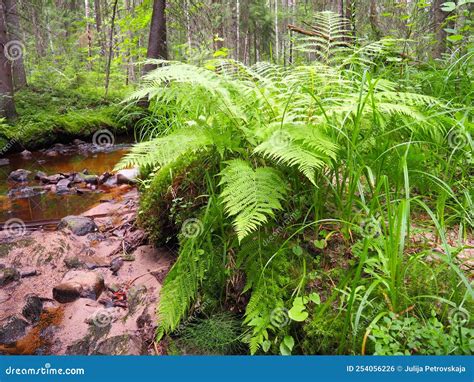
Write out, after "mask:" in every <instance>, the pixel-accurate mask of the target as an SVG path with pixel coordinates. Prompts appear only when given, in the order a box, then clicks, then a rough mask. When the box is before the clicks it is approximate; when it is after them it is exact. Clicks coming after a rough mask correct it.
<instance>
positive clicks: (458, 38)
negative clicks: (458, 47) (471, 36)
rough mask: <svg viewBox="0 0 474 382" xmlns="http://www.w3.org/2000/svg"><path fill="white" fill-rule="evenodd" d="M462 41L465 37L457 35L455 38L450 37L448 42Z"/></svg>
mask: <svg viewBox="0 0 474 382" xmlns="http://www.w3.org/2000/svg"><path fill="white" fill-rule="evenodd" d="M462 39H463V36H462V35H460V34H455V35H453V36H448V40H449V41H452V42H456V41H461V40H462Z"/></svg>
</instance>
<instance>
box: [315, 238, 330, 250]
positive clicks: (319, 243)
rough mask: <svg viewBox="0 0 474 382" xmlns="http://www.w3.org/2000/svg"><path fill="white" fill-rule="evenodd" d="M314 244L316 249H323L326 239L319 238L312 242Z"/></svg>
mask: <svg viewBox="0 0 474 382" xmlns="http://www.w3.org/2000/svg"><path fill="white" fill-rule="evenodd" d="M313 244H314V246H315V247H316V248H318V249H324V248H326V246H327V243H326V240H324V239H321V240H315V241H314V242H313Z"/></svg>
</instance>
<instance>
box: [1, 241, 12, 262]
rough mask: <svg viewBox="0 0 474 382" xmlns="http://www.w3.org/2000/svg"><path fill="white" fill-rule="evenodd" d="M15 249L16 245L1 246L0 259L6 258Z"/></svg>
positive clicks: (5, 244)
mask: <svg viewBox="0 0 474 382" xmlns="http://www.w3.org/2000/svg"><path fill="white" fill-rule="evenodd" d="M13 248H15V243H3V244H0V259H1V258H2V257H6V256H7V255H8V254H9V253H10V251H11V250H12V249H13Z"/></svg>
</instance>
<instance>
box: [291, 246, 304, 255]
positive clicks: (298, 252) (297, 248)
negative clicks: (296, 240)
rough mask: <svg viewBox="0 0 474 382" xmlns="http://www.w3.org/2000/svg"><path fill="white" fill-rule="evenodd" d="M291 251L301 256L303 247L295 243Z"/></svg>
mask: <svg viewBox="0 0 474 382" xmlns="http://www.w3.org/2000/svg"><path fill="white" fill-rule="evenodd" d="M293 253H294V254H295V255H296V256H301V255H302V254H303V248H301V247H300V246H299V245H296V246H294V247H293Z"/></svg>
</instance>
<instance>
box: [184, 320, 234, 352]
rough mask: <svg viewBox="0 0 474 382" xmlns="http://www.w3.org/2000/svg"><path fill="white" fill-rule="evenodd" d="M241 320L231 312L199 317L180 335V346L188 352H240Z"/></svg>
mask: <svg viewBox="0 0 474 382" xmlns="http://www.w3.org/2000/svg"><path fill="white" fill-rule="evenodd" d="M241 332H242V326H241V322H240V321H239V320H238V319H237V318H236V317H234V316H232V315H231V314H229V313H217V314H212V315H210V316H209V317H207V318H198V319H196V320H194V321H192V322H191V323H189V324H188V325H186V326H185V327H184V329H183V330H182V331H181V333H180V335H179V337H178V340H177V342H178V344H179V346H180V347H181V348H182V349H183V350H184V351H185V352H186V353H187V352H192V354H202V355H226V354H236V353H238V352H239V348H240V347H241V346H240V336H241Z"/></svg>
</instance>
